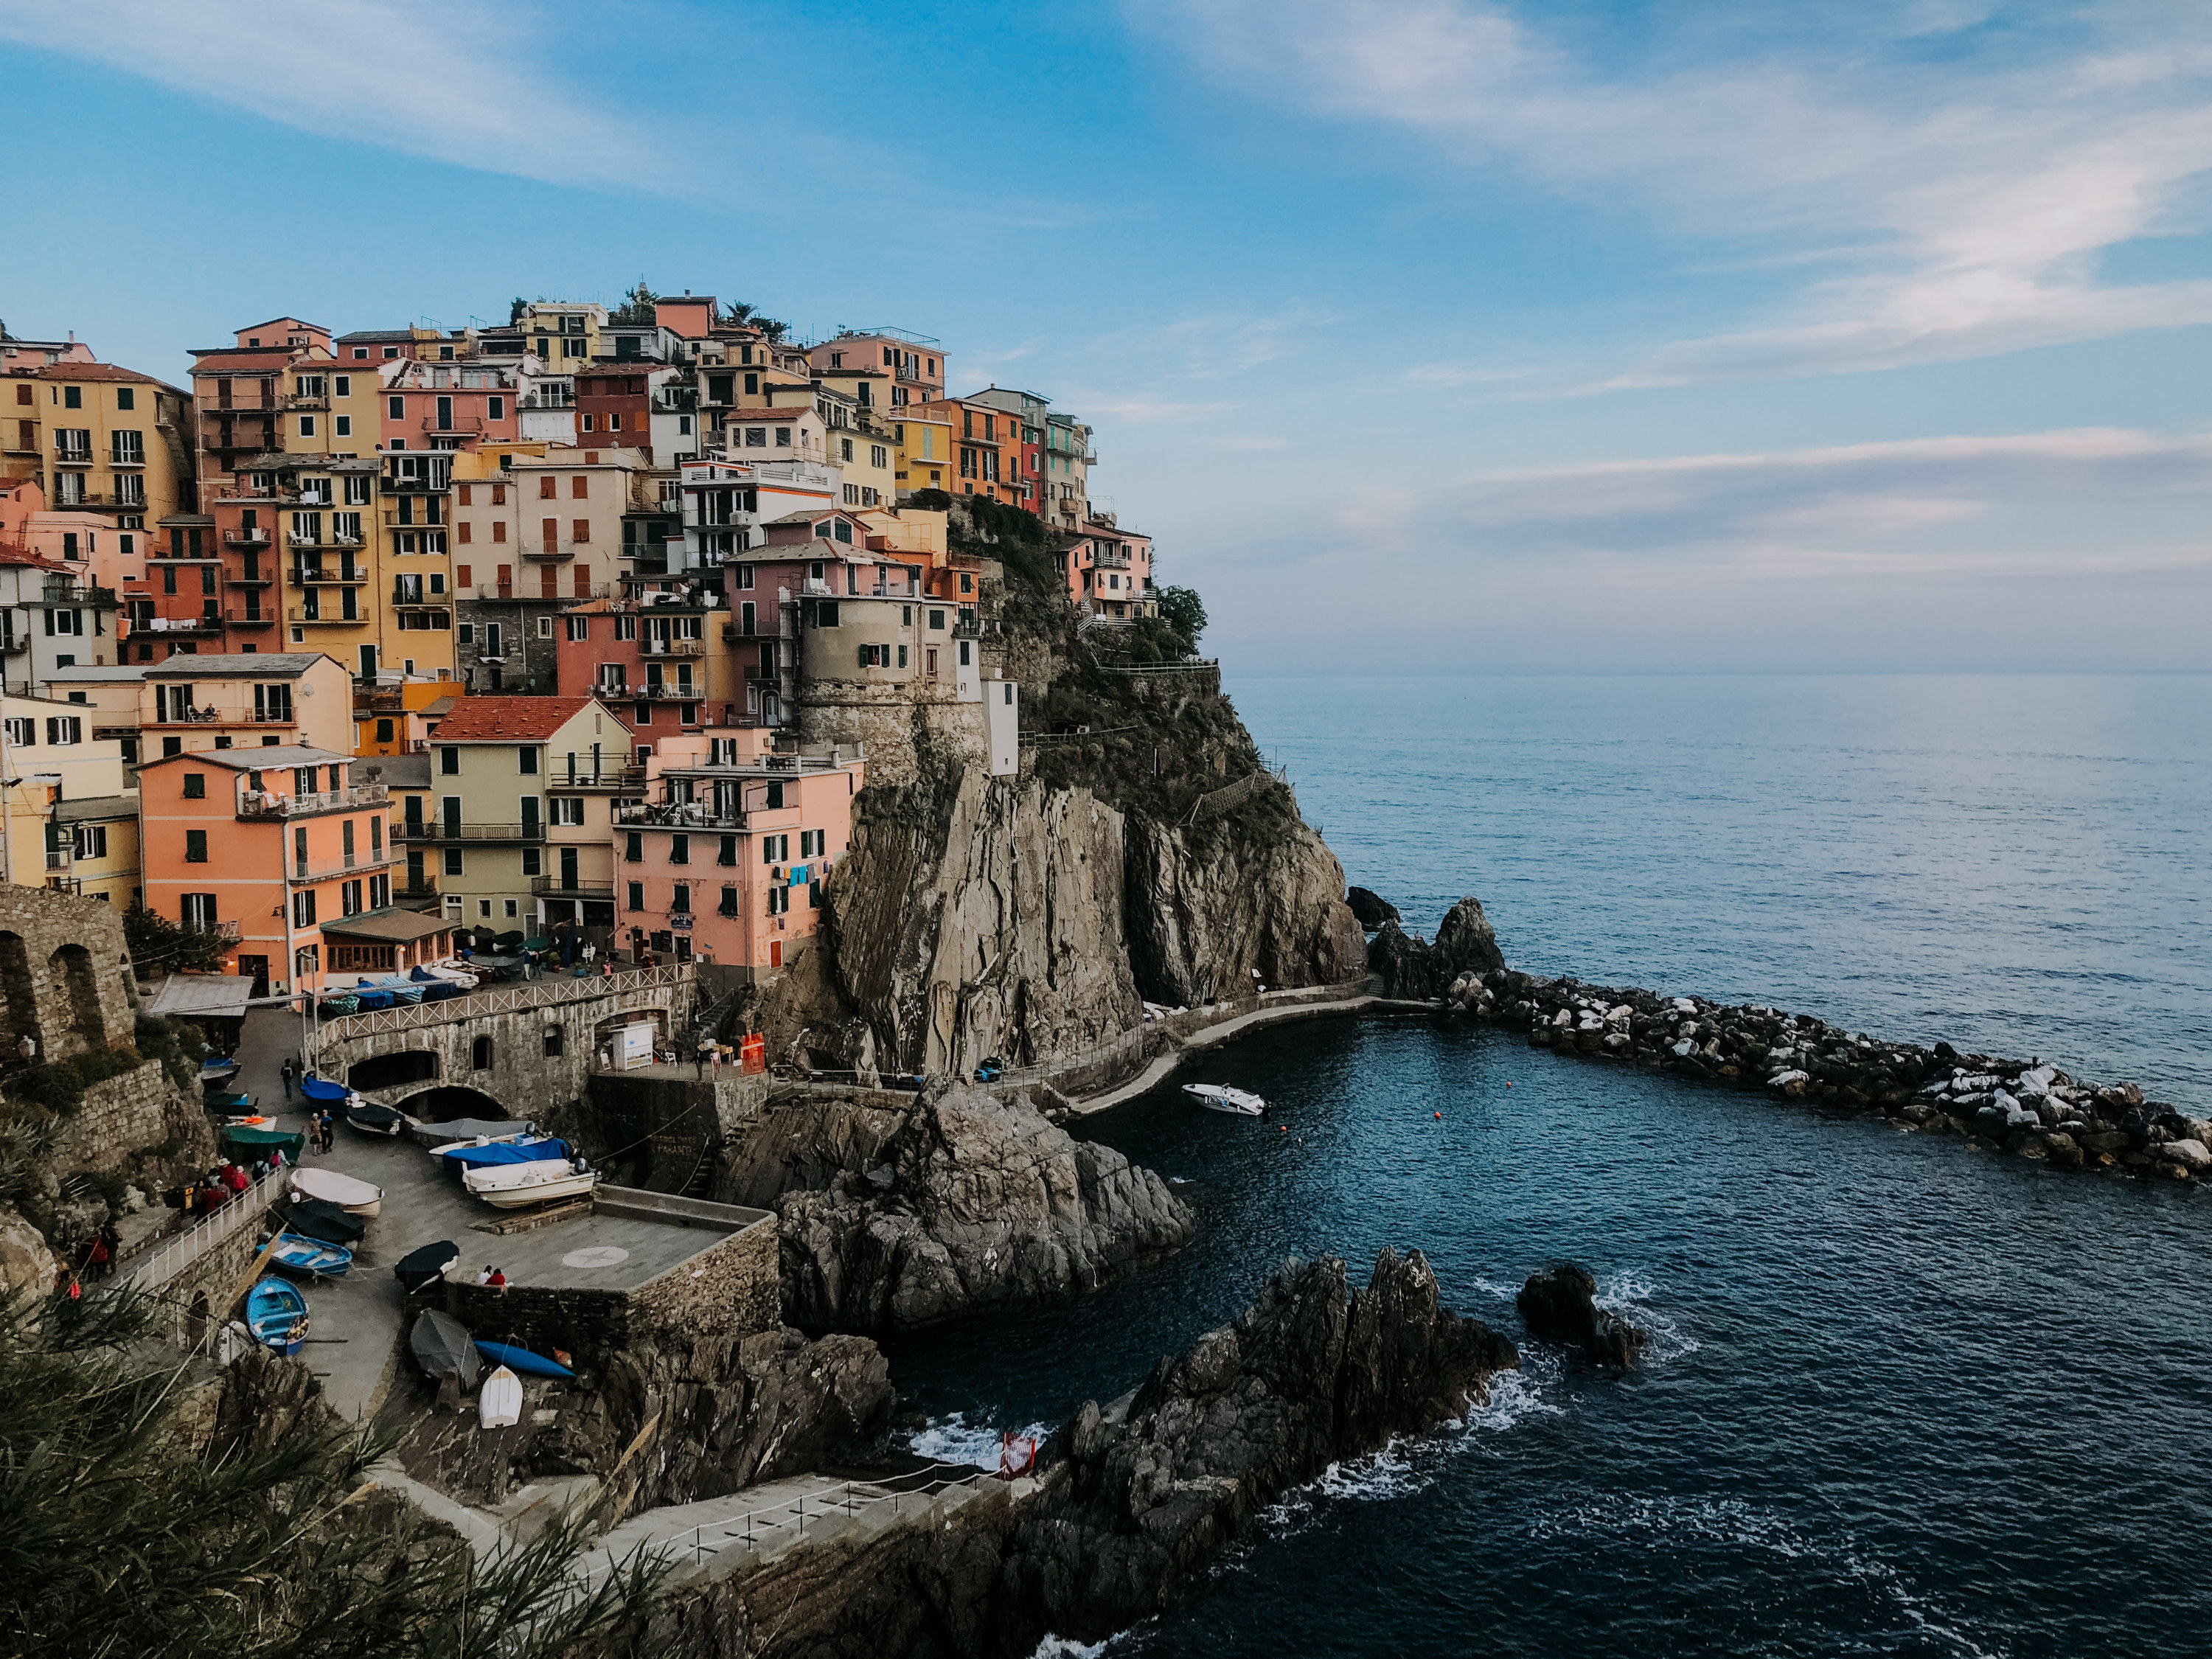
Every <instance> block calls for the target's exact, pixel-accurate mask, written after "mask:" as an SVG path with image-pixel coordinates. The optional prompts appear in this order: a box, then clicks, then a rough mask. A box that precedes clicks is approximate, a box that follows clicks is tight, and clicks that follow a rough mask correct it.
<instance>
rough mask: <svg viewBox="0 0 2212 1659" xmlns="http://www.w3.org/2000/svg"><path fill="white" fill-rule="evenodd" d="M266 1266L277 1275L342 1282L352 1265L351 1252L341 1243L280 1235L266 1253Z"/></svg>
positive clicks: (294, 1234) (296, 1235)
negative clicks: (301, 1275)
mask: <svg viewBox="0 0 2212 1659" xmlns="http://www.w3.org/2000/svg"><path fill="white" fill-rule="evenodd" d="M269 1265H270V1267H274V1268H276V1271H277V1272H278V1273H304V1274H307V1276H308V1277H310V1278H314V1279H343V1278H344V1277H345V1272H346V1269H347V1268H349V1267H352V1266H353V1252H352V1251H351V1250H349V1249H346V1248H345V1246H344V1245H343V1244H329V1243H325V1242H324V1241H323V1240H321V1239H319V1238H309V1237H306V1236H305V1235H303V1234H301V1233H279V1234H277V1235H276V1247H275V1248H274V1249H271V1250H270V1252H269Z"/></svg>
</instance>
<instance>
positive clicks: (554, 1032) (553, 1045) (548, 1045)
mask: <svg viewBox="0 0 2212 1659" xmlns="http://www.w3.org/2000/svg"><path fill="white" fill-rule="evenodd" d="M560 1053H561V1028H560V1027H559V1026H557V1025H549V1026H547V1027H546V1028H545V1057H546V1059H548V1060H555V1059H557V1058H559V1056H560Z"/></svg>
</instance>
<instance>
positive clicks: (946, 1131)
mask: <svg viewBox="0 0 2212 1659" xmlns="http://www.w3.org/2000/svg"><path fill="white" fill-rule="evenodd" d="M883 1170H889V1171H890V1181H889V1182H885V1181H884V1179H883V1177H882V1174H881V1171H883ZM871 1172H874V1174H873V1178H871ZM776 1207H777V1210H778V1213H779V1217H780V1233H781V1249H782V1267H783V1299H784V1309H785V1316H786V1317H787V1318H789V1319H791V1320H792V1321H793V1322H795V1323H797V1324H799V1325H802V1326H805V1327H807V1328H811V1329H825V1330H844V1331H856V1332H860V1333H864V1334H865V1333H873V1332H878V1331H902V1330H912V1329H915V1328H918V1327H920V1326H923V1325H931V1324H935V1323H937V1322H940V1321H942V1320H946V1319H955V1318H959V1317H962V1316H965V1315H969V1314H975V1313H981V1312H985V1311H989V1310H1005V1311H1011V1310H1017V1309H1022V1308H1034V1307H1043V1306H1049V1305H1052V1304H1058V1303H1062V1302H1066V1301H1070V1300H1072V1299H1073V1298H1074V1297H1079V1296H1081V1295H1084V1294H1086V1293H1088V1292H1089V1291H1094V1290H1097V1288H1098V1287H1099V1286H1100V1285H1104V1284H1106V1283H1108V1282H1109V1281H1110V1280H1112V1279H1115V1277H1117V1276H1118V1275H1119V1274H1120V1273H1121V1272H1122V1271H1124V1270H1125V1269H1127V1267H1132V1266H1133V1265H1135V1264H1137V1263H1139V1262H1141V1261H1150V1260H1152V1259H1155V1258H1157V1257H1158V1256H1161V1255H1167V1254H1168V1253H1170V1252H1171V1251H1174V1250H1178V1249H1182V1247H1183V1246H1184V1245H1185V1244H1187V1243H1189V1242H1190V1240H1191V1237H1192V1236H1193V1234H1194V1231H1195V1227H1194V1222H1193V1220H1192V1218H1191V1213H1190V1211H1189V1209H1188V1206H1185V1205H1184V1204H1183V1202H1182V1200H1180V1199H1178V1198H1176V1196H1175V1194H1173V1193H1171V1192H1170V1191H1169V1190H1168V1187H1167V1184H1166V1182H1163V1181H1162V1180H1161V1179H1160V1178H1159V1176H1157V1175H1155V1174H1153V1173H1152V1171H1151V1170H1146V1169H1142V1168H1140V1167H1139V1166H1138V1165H1135V1164H1131V1163H1130V1162H1129V1161H1128V1159H1127V1158H1124V1157H1122V1156H1121V1153H1119V1152H1115V1151H1114V1150H1113V1149H1112V1148H1111V1147H1108V1146H1097V1145H1096V1144H1094V1143H1092V1142H1090V1141H1078V1140H1076V1139H1073V1137H1072V1136H1070V1135H1069V1134H1068V1133H1067V1132H1066V1130H1064V1129H1062V1128H1060V1127H1057V1126H1056V1125H1054V1124H1053V1123H1050V1122H1048V1121H1047V1120H1046V1119H1045V1118H1044V1116H1043V1115H1042V1114H1041V1113H1040V1112H1038V1110H1037V1109H1036V1107H1034V1106H1033V1105H1031V1104H1030V1103H1029V1102H1028V1101H1026V1100H1024V1099H1020V1098H1013V1099H1007V1100H1001V1099H1000V1098H998V1097H996V1096H994V1095H992V1094H990V1093H989V1092H987V1091H985V1090H982V1089H976V1088H968V1087H954V1088H951V1089H945V1090H940V1091H935V1092H933V1093H931V1094H927V1095H925V1096H924V1097H922V1098H921V1101H920V1103H918V1104H917V1105H916V1106H915V1109H914V1110H913V1111H912V1112H911V1113H910V1114H909V1115H908V1118H907V1121H906V1124H905V1126H904V1127H902V1128H901V1129H900V1130H899V1132H898V1133H896V1134H895V1135H893V1136H892V1137H891V1138H890V1139H889V1140H888V1141H886V1142H884V1143H883V1145H882V1146H881V1147H880V1149H879V1154H878V1161H873V1162H871V1163H870V1164H868V1165H867V1167H866V1169H855V1170H845V1171H842V1172H841V1173H840V1174H838V1175H837V1176H836V1178H835V1179H834V1180H833V1181H832V1182H831V1183H830V1185H829V1187H828V1188H824V1189H817V1190H813V1191H803V1192H796V1191H795V1192H787V1193H785V1194H783V1195H782V1196H781V1198H780V1199H779V1200H777V1206H776Z"/></svg>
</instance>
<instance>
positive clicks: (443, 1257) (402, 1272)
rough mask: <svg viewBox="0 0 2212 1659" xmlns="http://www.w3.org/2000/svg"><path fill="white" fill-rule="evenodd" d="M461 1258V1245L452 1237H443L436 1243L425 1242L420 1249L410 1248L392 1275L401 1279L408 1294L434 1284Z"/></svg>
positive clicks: (402, 1286)
mask: <svg viewBox="0 0 2212 1659" xmlns="http://www.w3.org/2000/svg"><path fill="white" fill-rule="evenodd" d="M460 1259H461V1247H460V1246H459V1245H458V1244H456V1243H453V1240H452V1239H450V1238H441V1239H440V1240H439V1241H438V1242H437V1243H435V1244H425V1245H424V1246H423V1247H422V1249H419V1250H410V1251H408V1252H407V1254H406V1255H403V1256H401V1257H400V1258H399V1264H398V1266H397V1267H394V1268H392V1277H393V1278H394V1279H398V1281H399V1284H400V1287H401V1288H402V1289H403V1290H404V1291H406V1292H407V1294H408V1295H410V1296H412V1295H414V1294H415V1292H416V1291H419V1290H421V1289H422V1288H423V1286H425V1285H435V1284H436V1283H437V1282H438V1281H439V1280H440V1279H443V1278H444V1277H445V1276H446V1269H447V1268H448V1267H452V1266H453V1264H454V1263H455V1262H456V1261H459V1260H460Z"/></svg>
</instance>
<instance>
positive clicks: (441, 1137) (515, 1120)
mask: <svg viewBox="0 0 2212 1659" xmlns="http://www.w3.org/2000/svg"><path fill="white" fill-rule="evenodd" d="M536 1127H538V1126H537V1125H536V1124H535V1123H532V1122H531V1121H529V1120H528V1119H526V1118H520V1117H511V1118H507V1119H504V1120H502V1119H499V1118H489V1117H457V1118H454V1119H453V1121H451V1122H447V1123H417V1124H416V1126H415V1127H413V1128H412V1129H410V1130H409V1131H408V1133H410V1134H411V1135H413V1136H414V1137H415V1139H416V1142H417V1143H418V1144H419V1145H421V1146H428V1148H429V1149H430V1155H431V1156H432V1157H433V1158H435V1157H436V1156H437V1155H438V1154H439V1153H440V1152H443V1151H444V1150H445V1149H446V1148H447V1147H448V1146H478V1145H481V1144H483V1142H486V1141H492V1140H513V1139H518V1138H519V1137H520V1136H523V1135H526V1134H528V1133H531V1131H532V1130H533V1129H535V1128H536Z"/></svg>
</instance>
